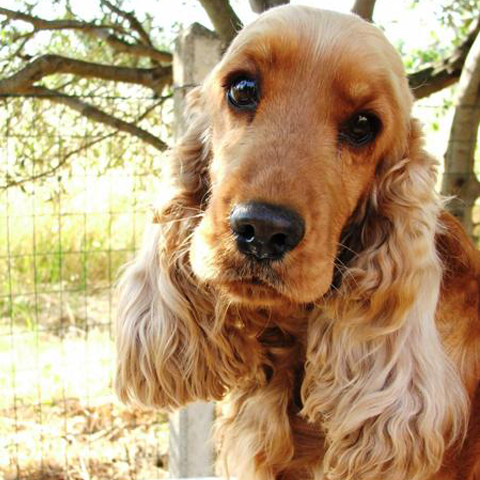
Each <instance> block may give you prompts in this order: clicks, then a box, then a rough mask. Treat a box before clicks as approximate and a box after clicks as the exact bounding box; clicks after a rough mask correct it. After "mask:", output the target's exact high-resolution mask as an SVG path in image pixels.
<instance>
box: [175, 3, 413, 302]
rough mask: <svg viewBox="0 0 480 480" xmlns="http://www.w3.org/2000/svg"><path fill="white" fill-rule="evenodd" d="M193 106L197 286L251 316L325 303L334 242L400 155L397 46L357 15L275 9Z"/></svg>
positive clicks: (405, 126) (402, 85) (195, 95)
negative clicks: (216, 291) (199, 181)
mask: <svg viewBox="0 0 480 480" xmlns="http://www.w3.org/2000/svg"><path fill="white" fill-rule="evenodd" d="M191 102H192V110H191V114H192V115H193V116H198V117H200V118H201V119H202V120H201V121H203V122H204V131H203V132H199V133H201V140H202V142H204V144H203V158H202V165H201V167H202V168H205V169H206V173H205V175H206V185H205V188H206V190H205V193H204V196H203V199H204V203H203V205H202V206H201V209H202V211H203V212H204V215H203V217H202V219H201V221H200V222H199V224H198V225H197V226H196V227H195V230H194V232H193V237H192V242H191V246H190V256H191V262H192V267H193V271H194V273H195V275H196V276H197V277H198V278H199V279H200V280H201V281H205V282H208V283H210V284H213V285H215V286H216V287H218V288H220V289H221V290H222V291H224V292H226V293H227V294H228V295H229V296H231V297H232V298H234V299H235V300H236V301H238V302H245V303H248V304H252V303H253V304H257V305H262V304H266V305H273V304H277V303H284V302H285V301H288V302H294V303H304V302H312V301H315V300H317V299H318V298H320V297H322V296H323V295H324V294H325V293H326V292H327V291H328V290H329V288H330V285H331V284H332V279H333V275H334V267H335V259H336V257H337V255H338V253H339V244H340V240H341V234H342V231H344V229H345V227H346V225H347V224H348V222H349V221H350V220H351V219H352V216H353V215H354V213H355V212H357V211H358V210H359V208H361V207H360V206H361V205H362V204H363V203H364V202H365V201H366V197H367V196H368V195H369V193H370V191H371V189H372V187H373V185H374V183H375V180H376V177H378V176H379V170H382V169H386V168H388V167H389V166H391V165H392V163H393V162H394V161H395V160H398V159H400V158H401V156H402V154H404V153H405V151H406V148H407V137H408V134H409V130H410V118H409V113H410V107H411V103H412V96H411V94H410V91H409V89H408V85H407V81H406V78H405V74H404V71H403V67H402V64H401V61H400V59H399V57H398V55H397V53H396V52H395V50H394V49H393V47H392V46H391V45H390V44H389V43H388V42H387V40H386V39H385V37H384V35H383V34H382V33H381V31H380V30H379V29H378V28H376V27H374V26H372V25H370V24H368V23H366V22H364V21H362V20H360V19H359V18H357V17H354V16H350V15H343V14H340V13H335V12H327V11H319V10H317V9H313V8H312V9H311V8H305V7H286V8H279V9H275V10H273V11H271V12H270V13H267V14H265V15H263V16H262V17H260V19H259V20H258V21H256V22H255V23H253V24H252V25H250V26H248V27H247V28H245V29H244V30H243V31H242V32H241V33H240V34H239V35H238V37H237V38H236V39H235V41H234V42H233V44H232V45H231V46H230V48H229V49H228V51H227V52H226V54H225V56H224V58H223V60H222V61H221V62H220V64H219V65H218V66H217V67H216V68H215V70H214V71H213V72H212V74H211V75H210V76H209V77H208V79H207V80H206V82H205V83H204V85H203V86H202V87H200V88H198V89H197V90H196V91H194V92H192V94H191ZM179 161H181V158H179Z"/></svg>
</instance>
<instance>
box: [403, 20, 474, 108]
mask: <svg viewBox="0 0 480 480" xmlns="http://www.w3.org/2000/svg"><path fill="white" fill-rule="evenodd" d="M479 34H480V16H479V17H478V18H477V19H476V21H475V22H474V24H473V26H472V28H471V30H470V33H469V34H468V35H467V38H466V39H465V40H464V42H463V43H462V44H461V45H459V46H458V47H457V48H456V49H455V50H454V52H453V54H452V55H451V56H450V57H448V58H446V59H445V60H443V61H442V62H440V63H439V64H437V65H432V66H430V67H427V68H424V69H422V70H419V71H418V72H414V73H411V74H410V75H408V82H409V84H410V88H411V89H412V92H413V95H414V96H415V98H416V99H417V100H418V99H420V98H424V97H428V96H429V95H431V94H432V93H436V92H439V91H440V90H443V89H444V88H446V87H449V86H450V85H453V84H454V83H456V82H457V81H458V80H459V78H460V75H461V73H462V69H463V65H464V63H465V59H466V58H467V55H468V52H469V50H470V48H471V47H472V45H473V42H474V41H475V39H476V38H477V36H478V35H479Z"/></svg>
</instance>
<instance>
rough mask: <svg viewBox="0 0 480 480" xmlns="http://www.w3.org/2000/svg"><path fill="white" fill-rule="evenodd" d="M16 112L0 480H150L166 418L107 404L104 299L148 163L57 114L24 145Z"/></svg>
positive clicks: (9, 127)
mask: <svg viewBox="0 0 480 480" xmlns="http://www.w3.org/2000/svg"><path fill="white" fill-rule="evenodd" d="M21 101H22V100H21V99H17V100H10V101H9V102H21ZM23 102H25V100H23ZM112 102H117V104H118V105H119V106H120V105H121V107H122V108H124V109H125V108H130V109H131V110H134V109H136V108H138V109H140V105H142V106H141V108H144V103H145V102H144V101H143V100H135V101H134V102H133V101H132V102H130V103H128V102H127V101H126V100H125V99H116V100H112ZM18 108H20V106H19V105H12V104H11V103H10V104H9V105H6V104H4V108H3V111H2V114H4V116H3V117H2V118H4V119H5V121H4V124H3V125H2V139H1V146H0V153H1V159H2V162H1V164H2V170H3V171H2V178H1V180H0V181H1V182H2V184H3V186H5V185H6V184H7V183H8V182H10V184H15V185H14V186H11V187H10V188H3V189H2V190H0V192H1V193H0V195H1V202H0V225H1V226H0V391H1V392H2V395H1V396H0V451H1V452H6V455H4V454H3V453H2V455H0V477H1V478H6V479H13V478H15V479H27V478H28V479H33V478H42V479H50V478H51V479H53V478H55V479H59V478H71V479H77V478H78V479H80V478H81V479H86V478H89V479H90V478H110V479H115V478H122V479H125V478H161V477H163V476H165V475H166V471H165V465H164V454H166V449H167V445H168V427H167V423H166V417H165V416H164V415H161V414H159V413H158V412H148V411H144V412H141V411H137V410H134V409H127V408H125V407H122V406H121V405H119V404H118V403H117V402H116V400H115V398H114V396H113V393H112V378H113V361H114V357H115V355H114V344H113V341H112V340H113V328H114V327H113V326H114V320H113V318H114V307H115V297H114V289H113V288H112V287H113V285H114V283H115V280H116V278H117V276H118V271H119V269H120V267H121V265H123V264H124V263H125V262H127V261H128V260H129V259H130V258H132V255H133V254H134V252H135V250H136V248H137V246H138V244H139V241H140V238H141V235H142V231H143V226H144V224H145V222H147V221H149V218H150V215H151V212H150V208H149V203H150V201H151V197H150V196H149V195H150V194H151V192H152V190H154V188H153V183H154V182H155V180H156V174H155V172H156V168H157V165H158V164H159V163H160V162H161V158H160V155H159V152H156V151H155V150H154V149H152V148H150V147H147V146H145V145H144V144H143V143H142V142H141V141H140V140H135V139H134V140H132V139H131V138H128V137H122V136H121V135H120V136H119V135H116V136H112V137H110V138H102V137H105V132H102V131H101V130H98V129H93V130H92V129H91V128H90V126H89V125H87V124H85V125H78V124H77V125H74V126H73V127H74V128H75V129H74V130H71V128H73V127H72V125H71V122H72V118H71V116H70V114H69V113H68V112H67V111H65V110H64V109H62V108H53V109H50V110H49V111H48V112H49V113H48V115H49V116H50V118H49V123H50V124H49V125H48V127H49V128H48V129H47V130H46V131H45V132H44V133H45V135H49V136H47V138H41V139H36V138H35V131H33V132H29V128H30V129H31V128H32V125H31V123H30V121H31V119H30V121H29V122H22V120H21V119H19V118H18V117H15V116H14V115H13V112H15V111H16V109H18ZM30 108H32V109H33V108H34V107H29V109H30ZM37 108H43V107H41V106H38V107H37ZM29 124H30V126H29ZM72 131H74V134H72ZM96 140H99V141H98V142H95V141H96ZM39 144H40V145H39ZM92 144H95V145H96V150H94V149H93V148H92V147H91V145H92ZM87 147H88V148H87ZM71 152H73V153H72V154H70V153H71ZM66 155H69V157H68V165H65V166H62V168H61V169H56V170H55V166H56V165H58V164H59V163H61V162H62V160H63V158H64V157H65V156H66ZM119 155H125V157H124V158H122V161H121V162H119V161H118V157H119ZM39 156H41V158H40V159H39V160H38V161H36V159H37V158H38V157H39ZM22 162H23V164H24V165H19V164H20V163H22ZM52 169H53V170H54V171H53V172H51V173H48V174H47V175H42V172H49V171H51V170H52ZM31 179H35V181H33V182H32V180H31ZM147 192H150V194H147Z"/></svg>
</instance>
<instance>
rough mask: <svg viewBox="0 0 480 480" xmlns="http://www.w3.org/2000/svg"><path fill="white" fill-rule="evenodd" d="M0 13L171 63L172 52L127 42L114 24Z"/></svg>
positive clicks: (124, 51)
mask: <svg viewBox="0 0 480 480" xmlns="http://www.w3.org/2000/svg"><path fill="white" fill-rule="evenodd" d="M0 15H5V16H6V17H7V18H9V19H11V20H21V21H23V22H26V23H30V25H32V26H33V27H34V29H35V30H39V31H40V30H79V31H82V32H84V33H87V34H89V35H94V36H96V37H97V38H100V39H101V40H104V41H105V42H107V43H108V44H109V45H110V46H111V47H112V48H113V49H114V50H116V51H117V52H121V53H128V54H130V55H134V56H137V57H148V58H151V59H152V60H155V61H157V62H163V63H171V61H172V54H171V53H170V52H165V51H162V50H157V49H156V48H153V47H152V46H151V45H143V44H141V43H136V44H134V43H129V42H126V41H125V40H122V39H120V38H119V37H117V36H116V35H114V34H113V33H111V32H110V30H117V31H118V30H120V31H122V32H123V30H121V29H119V28H118V27H117V26H115V25H104V24H100V25H97V24H95V23H88V22H82V21H78V20H45V19H43V18H40V17H35V16H33V15H28V14H26V13H22V12H17V11H14V10H9V9H8V8H3V7H0Z"/></svg>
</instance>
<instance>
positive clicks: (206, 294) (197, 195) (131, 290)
mask: <svg viewBox="0 0 480 480" xmlns="http://www.w3.org/2000/svg"><path fill="white" fill-rule="evenodd" d="M189 105H190V109H189V112H188V124H189V128H188V130H187V132H186V134H185V136H184V137H183V138H182V139H180V141H179V142H178V143H177V145H176V147H175V148H174V149H173V150H172V151H171V152H170V157H169V158H168V163H169V168H168V173H166V174H165V178H163V179H162V180H163V183H164V187H165V188H168V191H169V192H170V193H169V197H168V199H167V201H163V202H162V205H160V206H159V207H158V210H157V211H156V213H155V218H154V223H153V224H152V225H151V226H150V228H149V229H147V232H146V234H145V238H144V243H143V246H142V248H141V250H140V252H139V254H138V255H137V257H136V259H135V260H134V261H133V263H131V264H130V265H129V266H128V267H127V268H126V270H125V272H124V274H123V277H122V279H121V281H120V288H119V305H118V313H117V331H116V337H117V374H116V391H117V394H118V396H119V397H120V399H121V400H122V401H125V402H136V403H140V404H143V405H146V406H155V407H162V408H177V407H179V406H182V405H185V404H186V403H188V402H191V401H195V400H209V399H219V398H221V397H222V395H223V394H224V393H225V391H226V389H227V388H228V385H229V384H233V383H234V382H235V381H238V379H239V378H240V377H241V376H242V374H243V370H242V369H245V368H246V367H245V366H246V365H248V364H249V360H248V359H247V358H243V355H248V348H246V346H245V345H244V339H243V338H242V336H241V335H238V334H237V333H238V332H236V331H233V329H230V330H228V327H227V325H226V324H225V323H224V318H223V316H224V315H225V312H224V311H220V310H221V309H220V308H219V307H218V306H217V305H216V304H215V303H214V302H215V300H214V298H215V296H214V295H213V294H212V292H210V291H209V290H208V287H206V286H202V285H199V284H198V281H197V280H196V279H195V278H194V277H193V274H192V271H191V268H190V261H189V243H190V237H191V234H192V231H193V229H194V228H195V227H196V226H197V224H198V222H199V219H200V216H201V215H202V209H203V208H204V206H203V205H202V202H204V201H205V198H206V196H207V190H208V178H207V171H208V162H209V156H210V146H209V119H208V114H207V111H206V109H205V108H203V106H202V94H201V91H200V89H196V90H195V91H192V93H191V94H190V98H189Z"/></svg>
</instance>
